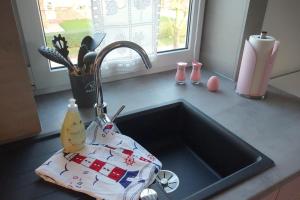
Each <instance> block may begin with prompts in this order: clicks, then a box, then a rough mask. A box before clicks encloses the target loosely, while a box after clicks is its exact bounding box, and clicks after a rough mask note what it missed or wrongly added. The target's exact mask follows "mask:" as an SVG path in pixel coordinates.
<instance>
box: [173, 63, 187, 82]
mask: <svg viewBox="0 0 300 200" xmlns="http://www.w3.org/2000/svg"><path fill="white" fill-rule="evenodd" d="M186 66H187V63H186V62H178V63H177V72H176V75H175V80H176V83H177V84H181V85H182V84H185V68H186Z"/></svg>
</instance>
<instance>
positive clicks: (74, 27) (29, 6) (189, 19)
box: [16, 0, 204, 94]
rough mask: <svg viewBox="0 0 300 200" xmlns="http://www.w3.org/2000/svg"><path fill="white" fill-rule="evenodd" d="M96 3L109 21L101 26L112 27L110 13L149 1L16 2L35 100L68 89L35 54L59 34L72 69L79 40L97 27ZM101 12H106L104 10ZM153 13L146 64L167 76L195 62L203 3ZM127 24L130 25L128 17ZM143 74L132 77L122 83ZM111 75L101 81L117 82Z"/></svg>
mask: <svg viewBox="0 0 300 200" xmlns="http://www.w3.org/2000/svg"><path fill="white" fill-rule="evenodd" d="M97 2H101V3H102V4H101V6H103V7H104V8H103V7H102V10H103V9H104V16H108V15H110V16H109V17H110V18H109V19H110V20H105V18H104V20H103V21H105V22H107V21H109V23H114V22H115V21H118V19H117V18H116V19H117V20H115V21H113V16H112V13H115V12H116V11H117V10H118V11H119V12H120V13H121V12H123V10H126V9H128V8H127V7H129V6H128V4H134V5H132V7H133V8H141V7H142V6H144V7H145V6H148V5H149V4H151V3H153V2H154V0H134V1H133V0H128V1H124V0H106V1H103V0H64V1H61V0H28V1H23V0H16V5H17V11H18V16H19V21H20V22H21V28H22V32H23V35H24V40H25V44H26V50H27V53H28V56H29V60H30V65H31V69H32V74H33V79H34V80H33V81H34V82H35V85H36V90H37V91H36V93H37V94H41V93H47V92H52V91H57V90H63V89H67V88H69V87H70V86H69V80H68V75H67V70H66V69H65V68H63V67H62V66H60V65H59V64H56V63H53V62H48V61H47V60H46V59H45V58H43V57H42V56H40V55H39V53H38V52H37V48H38V47H39V46H41V45H43V44H45V45H47V46H52V45H51V40H52V39H53V36H54V35H57V34H59V33H60V34H62V36H64V37H65V38H66V39H67V40H68V46H69V51H70V53H69V56H70V58H71V60H72V61H73V63H76V62H77V61H76V60H77V52H78V49H79V47H80V43H81V39H82V38H83V37H84V36H85V35H92V33H93V32H94V31H95V27H96V26H97V25H95V23H98V22H101V20H100V19H99V21H98V20H97V19H98V18H97V17H98V16H97V14H95V13H97V12H98V10H97V7H96V6H95V5H96V4H95V3H97ZM130 2H131V3H130ZM105 6H106V7H107V8H109V9H106V10H105ZM126 6H127V7H126ZM157 7H158V10H159V20H158V22H157V26H158V28H157V38H155V41H157V42H156V44H155V45H156V49H155V51H156V52H155V53H157V59H155V60H154V61H153V63H152V64H153V69H151V71H152V72H158V71H164V70H169V69H172V68H174V67H175V66H176V62H178V61H186V62H190V61H191V60H192V59H194V58H197V57H198V55H199V48H200V36H201V25H202V17H203V7H204V6H203V1H192V0H160V5H157ZM122 9H123V10H122ZM109 12H110V13H109ZM140 15H141V14H140ZM141 16H142V15H141ZM101 19H103V18H101ZM107 19H108V18H107ZM119 19H120V17H119ZM110 21H111V22H110ZM130 21H134V17H133V18H132V19H130ZM102 24H103V23H102ZM113 25H114V24H113ZM113 25H111V27H112V26H113ZM106 26H107V24H106ZM103 27H104V26H102V27H101V28H103ZM109 31H110V30H108V29H107V35H108V36H111V35H112V34H113V32H109ZM104 32H106V31H105V30H104ZM108 36H107V37H108ZM135 38H136V36H135ZM127 39H128V40H134V38H129V37H128V38H126V37H125V40H127ZM109 41H113V39H112V40H109ZM134 42H135V41H134ZM106 45H107V44H106ZM142 47H144V48H145V49H146V51H147V47H145V46H143V45H142ZM100 49H101V47H100ZM143 73H146V72H145V71H138V72H133V73H131V74H126V75H123V77H124V76H127V77H128V76H131V75H138V74H143ZM116 75H117V76H116ZM116 75H115V74H112V76H110V77H107V80H114V79H118V78H120V75H119V76H118V74H116Z"/></svg>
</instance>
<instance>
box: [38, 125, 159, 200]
mask: <svg viewBox="0 0 300 200" xmlns="http://www.w3.org/2000/svg"><path fill="white" fill-rule="evenodd" d="M86 132H87V140H86V142H87V144H86V145H85V147H84V148H83V149H82V150H80V151H78V152H76V153H68V154H67V153H64V152H63V150H60V151H58V152H57V153H55V154H54V155H53V156H52V157H51V158H49V159H48V160H47V161H46V162H45V163H43V164H42V165H41V166H40V167H38V168H37V169H36V170H35V172H36V174H37V175H39V176H40V177H42V178H43V179H44V180H46V181H48V182H52V183H55V184H57V185H60V186H62V187H66V188H69V189H72V190H75V191H78V192H83V193H86V194H88V195H90V196H93V197H95V198H97V199H105V200H136V199H138V198H139V195H140V193H141V192H142V190H143V189H144V188H146V187H148V186H149V185H150V184H151V183H152V182H153V181H154V179H155V177H156V174H157V173H158V171H159V170H160V169H161V166H162V165H161V162H160V161H159V160H158V159H157V158H155V157H154V156H153V155H152V154H150V153H149V152H148V151H147V150H146V149H144V148H143V147H142V146H141V145H139V144H138V143H137V142H136V141H134V140H133V139H131V138H130V137H127V136H125V135H122V134H120V133H119V131H118V129H117V128H116V127H115V125H114V124H113V123H109V124H106V125H105V126H104V127H101V126H100V125H99V124H98V123H97V122H96V121H94V122H92V123H91V124H90V126H89V127H88V129H87V131H86Z"/></svg>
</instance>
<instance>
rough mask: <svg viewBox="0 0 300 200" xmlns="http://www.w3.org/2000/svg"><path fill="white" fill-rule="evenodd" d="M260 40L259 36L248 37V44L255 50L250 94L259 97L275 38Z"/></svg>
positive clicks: (268, 37) (267, 37)
mask: <svg viewBox="0 0 300 200" xmlns="http://www.w3.org/2000/svg"><path fill="white" fill-rule="evenodd" d="M265 37H266V38H265V39H262V38H261V37H260V35H251V36H250V37H249V43H250V44H251V46H252V47H253V48H254V49H255V52H256V65H255V70H254V73H253V80H252V85H251V89H250V94H251V95H253V96H259V95H260V94H259V91H260V89H261V87H262V85H261V84H262V82H263V79H264V74H265V68H266V66H267V64H268V62H269V58H270V56H271V54H272V51H273V47H274V43H275V38H273V37H271V36H265Z"/></svg>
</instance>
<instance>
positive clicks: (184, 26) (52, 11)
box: [38, 0, 190, 68]
mask: <svg viewBox="0 0 300 200" xmlns="http://www.w3.org/2000/svg"><path fill="white" fill-rule="evenodd" d="M94 1H95V0H94ZM122 1H123V0H122ZM122 1H118V0H110V1H104V3H105V4H108V2H111V3H115V4H119V3H122ZM38 3H39V7H40V13H41V18H42V26H43V29H44V35H45V41H46V45H47V46H49V47H50V46H51V47H52V42H51V40H52V39H53V36H54V35H58V34H59V33H60V34H62V36H64V37H65V38H66V40H67V41H68V46H69V51H70V53H69V57H70V58H71V60H72V61H73V63H77V54H78V49H79V47H80V43H81V40H82V38H83V37H84V36H86V35H92V30H93V27H92V24H93V23H92V10H91V9H94V8H91V1H90V0H63V1H62V0H38ZM189 3H190V1H189V0H161V5H160V7H161V10H160V21H159V34H158V38H157V39H158V47H157V49H158V52H160V51H166V50H176V49H181V48H187V43H186V41H187V35H188V18H189ZM109 5H110V4H109ZM57 67H61V66H60V65H59V64H56V63H53V62H51V68H57Z"/></svg>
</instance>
